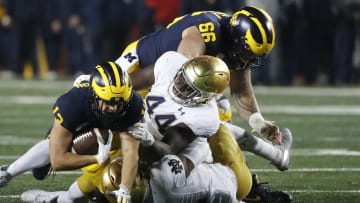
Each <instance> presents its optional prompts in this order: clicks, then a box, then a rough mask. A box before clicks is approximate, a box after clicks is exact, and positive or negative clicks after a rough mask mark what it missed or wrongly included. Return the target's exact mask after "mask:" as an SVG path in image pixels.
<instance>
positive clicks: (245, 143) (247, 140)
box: [224, 123, 292, 171]
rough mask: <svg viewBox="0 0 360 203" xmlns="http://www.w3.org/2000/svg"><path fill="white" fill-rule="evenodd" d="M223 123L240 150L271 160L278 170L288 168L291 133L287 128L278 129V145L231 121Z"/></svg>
mask: <svg viewBox="0 0 360 203" xmlns="http://www.w3.org/2000/svg"><path fill="white" fill-rule="evenodd" d="M224 125H225V126H226V127H227V128H229V129H230V131H231V132H232V134H233V135H234V136H235V139H236V141H237V142H238V144H239V145H240V147H241V149H242V150H244V151H249V152H252V153H254V154H256V155H258V156H261V157H263V158H265V159H267V160H269V161H271V164H273V165H274V166H276V167H277V168H278V169H279V170H280V171H284V170H287V169H288V167H289V159H290V154H289V153H290V148H291V146H292V134H291V132H290V130H289V129H287V128H281V129H280V132H281V135H282V143H281V145H278V144H273V143H271V142H269V141H266V140H264V139H262V138H259V137H256V136H254V135H251V134H250V133H248V132H246V131H245V130H244V129H242V128H240V127H238V126H236V125H233V124H231V123H224Z"/></svg>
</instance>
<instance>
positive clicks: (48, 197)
mask: <svg viewBox="0 0 360 203" xmlns="http://www.w3.org/2000/svg"><path fill="white" fill-rule="evenodd" d="M59 195H60V192H47V191H44V190H37V189H35V190H27V191H25V192H23V193H22V194H21V200H22V201H23V202H25V203H35V202H41V203H56V202H57V198H58V197H59Z"/></svg>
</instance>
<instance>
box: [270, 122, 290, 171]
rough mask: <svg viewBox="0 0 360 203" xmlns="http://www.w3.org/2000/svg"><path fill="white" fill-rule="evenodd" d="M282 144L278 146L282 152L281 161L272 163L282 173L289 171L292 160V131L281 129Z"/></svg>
mask: <svg viewBox="0 0 360 203" xmlns="http://www.w3.org/2000/svg"><path fill="white" fill-rule="evenodd" d="M280 132H281V136H282V137H281V138H282V141H281V144H280V145H276V147H278V148H279V149H280V151H281V159H279V161H277V162H275V161H273V162H271V164H273V165H274V166H276V168H278V169H279V170H280V171H285V170H288V169H289V160H290V148H291V146H292V142H293V138H292V134H291V131H290V130H289V129H287V128H281V129H280Z"/></svg>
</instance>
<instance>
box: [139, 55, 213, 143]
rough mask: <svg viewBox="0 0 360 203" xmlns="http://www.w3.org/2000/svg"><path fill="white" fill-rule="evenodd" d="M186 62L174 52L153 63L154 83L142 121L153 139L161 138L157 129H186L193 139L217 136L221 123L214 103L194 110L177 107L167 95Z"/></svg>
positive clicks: (148, 95)
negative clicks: (179, 126)
mask: <svg viewBox="0 0 360 203" xmlns="http://www.w3.org/2000/svg"><path fill="white" fill-rule="evenodd" d="M187 60H188V59H187V58H186V57H185V56H183V55H181V54H179V53H177V52H173V51H171V52H166V53H165V54H163V55H162V56H161V57H160V58H159V59H158V60H157V62H156V63H155V67H154V76H155V83H154V84H153V86H152V88H151V91H150V92H149V93H148V94H147V96H146V98H145V102H146V113H145V116H144V118H145V121H146V124H147V127H148V129H149V131H150V132H151V133H152V134H153V135H154V137H155V139H158V140H161V139H162V138H163V135H162V134H161V133H160V131H159V128H160V127H161V128H165V127H167V126H174V125H177V124H179V123H184V124H185V125H187V126H188V127H189V128H190V129H191V130H192V131H193V132H194V134H195V135H197V136H199V137H209V136H211V135H213V134H215V133H216V131H217V130H218V128H219V126H220V119H219V116H218V110H217V105H216V101H215V99H212V100H210V101H208V102H207V103H205V104H199V105H196V106H187V107H186V106H183V105H181V104H179V103H176V102H175V101H174V100H173V99H172V98H171V96H170V94H169V87H170V84H171V82H172V81H173V79H174V77H175V75H176V73H177V72H178V70H179V69H180V68H181V66H182V65H183V64H184V63H185V62H186V61H187Z"/></svg>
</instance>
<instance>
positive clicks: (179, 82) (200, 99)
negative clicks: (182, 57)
mask: <svg viewBox="0 0 360 203" xmlns="http://www.w3.org/2000/svg"><path fill="white" fill-rule="evenodd" d="M169 93H170V95H171V97H172V98H173V99H174V100H175V101H176V102H177V103H180V104H183V105H185V106H194V105H197V104H202V103H206V102H207V101H209V100H210V99H212V98H214V97H215V96H216V95H217V94H215V93H210V92H204V91H201V90H199V89H198V88H196V87H195V86H194V85H193V84H192V83H191V82H190V81H189V79H188V77H187V76H186V73H185V71H184V68H181V69H180V70H179V71H178V73H177V74H176V76H175V78H174V80H173V82H172V83H171V85H170V87H169Z"/></svg>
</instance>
